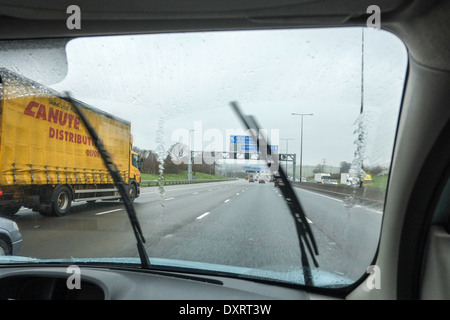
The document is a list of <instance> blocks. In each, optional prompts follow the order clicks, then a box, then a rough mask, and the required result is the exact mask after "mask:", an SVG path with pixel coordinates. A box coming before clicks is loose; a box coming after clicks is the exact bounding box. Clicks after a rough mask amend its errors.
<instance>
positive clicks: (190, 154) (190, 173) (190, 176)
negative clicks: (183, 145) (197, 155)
mask: <svg viewBox="0 0 450 320" xmlns="http://www.w3.org/2000/svg"><path fill="white" fill-rule="evenodd" d="M191 132H194V130H189V148H188V149H189V158H188V181H192V146H191Z"/></svg>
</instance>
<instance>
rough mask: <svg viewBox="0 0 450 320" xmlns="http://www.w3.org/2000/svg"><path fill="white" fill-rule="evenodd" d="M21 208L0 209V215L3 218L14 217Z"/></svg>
mask: <svg viewBox="0 0 450 320" xmlns="http://www.w3.org/2000/svg"><path fill="white" fill-rule="evenodd" d="M21 207H22V206H19V205H17V206H8V207H0V214H3V215H5V216H13V215H15V214H16V213H17V212H19V209H20V208H21Z"/></svg>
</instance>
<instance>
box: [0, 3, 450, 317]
mask: <svg viewBox="0 0 450 320" xmlns="http://www.w3.org/2000/svg"><path fill="white" fill-rule="evenodd" d="M0 14H1V15H2V20H1V23H2V24H3V28H0V39H1V40H2V42H1V45H0V55H1V61H2V68H5V69H8V70H10V71H11V70H12V71H14V73H17V74H19V75H20V77H14V76H11V77H2V79H1V84H2V85H1V88H2V90H3V91H2V95H1V99H2V100H1V104H0V106H1V107H2V108H6V106H8V107H10V108H14V110H15V111H14V113H13V114H20V115H26V116H27V119H28V121H30V122H29V124H30V127H31V126H32V125H33V124H35V123H36V121H38V122H40V124H45V125H46V126H48V127H46V128H47V129H48V130H46V131H45V132H44V133H45V137H44V138H45V139H44V140H45V143H43V144H45V145H47V146H48V148H52V150H57V151H58V157H64V148H62V147H61V143H62V142H64V143H72V146H75V145H77V146H80V145H81V146H82V148H83V149H82V151H83V152H82V153H80V156H81V155H83V157H84V156H86V157H94V158H96V159H97V160H98V161H104V162H105V164H107V165H105V170H108V171H109V172H110V173H111V175H112V176H113V178H114V184H115V188H114V189H110V190H109V191H108V192H119V193H120V194H121V197H122V202H120V203H116V202H111V203H106V202H105V203H95V206H94V207H85V206H83V204H82V203H79V205H78V206H76V209H77V210H74V211H73V212H72V214H71V215H69V216H64V217H57V218H56V217H55V218H50V217H40V216H36V215H35V214H36V212H35V211H33V205H32V203H31V201H32V200H38V199H36V198H34V199H32V198H30V203H29V207H27V208H25V210H21V211H20V212H19V213H17V214H16V215H15V217H14V218H15V221H16V223H17V224H18V226H19V227H20V231H21V233H22V235H23V236H24V239H25V237H26V239H27V241H24V243H23V245H22V247H21V250H20V253H19V255H17V254H14V255H9V256H1V257H0V265H1V267H0V299H4V300H17V299H28V300H30V299H55V300H56V299H102V300H104V299H111V300H112V299H118V300H119V299H124V300H135V299H140V300H162V299H173V300H176V301H178V302H177V303H183V304H184V306H182V307H180V308H172V309H170V308H169V309H165V310H164V312H166V313H167V315H168V316H169V317H172V316H179V315H181V314H186V313H188V312H190V311H191V309H190V307H189V305H186V302H185V301H186V300H202V299H209V300H234V301H235V302H236V305H237V304H238V303H239V301H237V300H242V301H244V300H246V301H248V300H263V299H285V300H291V301H292V303H291V304H288V305H287V306H289V307H290V306H293V310H292V311H298V310H301V308H302V307H304V305H302V304H301V303H300V301H303V300H312V299H316V300H329V299H340V300H360V299H362V300H380V299H399V300H400V299H443V300H449V299H450V296H449V292H450V284H449V282H448V281H446V279H449V278H450V274H449V273H450V260H449V257H450V246H449V245H448V243H449V241H450V225H449V221H450V219H449V215H450V209H449V201H448V199H449V196H450V183H449V176H450V175H449V163H450V153H449V152H448V141H449V137H450V122H449V118H450V109H449V108H448V104H449V100H450V90H448V88H449V86H450V57H449V54H450V43H449V41H448V29H449V28H450V19H448V17H449V16H450V2H449V1H423V0H395V1H392V0H379V1H375V4H372V2H367V1H360V0H333V1H331V0H325V1H303V0H292V1H280V0H277V1H274V0H261V1H249V0H242V1H225V2H211V1H209V0H199V1H196V3H195V7H194V6H192V4H191V3H189V2H187V1H181V0H178V1H177V0H174V1H170V2H167V1H166V2H161V1H138V0H132V1H130V2H129V3H127V5H126V6H124V5H123V2H121V1H108V6H104V2H99V1H84V2H80V3H79V4H78V5H77V3H76V1H75V2H72V1H71V2H69V1H56V0H53V1H52V0H49V1H32V2H27V3H26V4H25V3H23V2H17V1H12V0H0ZM23 79H28V80H23ZM38 84H40V85H38ZM41 85H45V87H48V88H50V89H46V90H42V86H41ZM40 88H41V89H40ZM49 93H51V94H52V96H53V97H55V98H52V99H50V98H49V97H48V95H49ZM37 101H39V103H38V102H37ZM77 101H83V102H84V103H89V104H90V105H92V106H93V107H95V108H98V109H100V110H104V112H105V113H107V114H108V115H109V116H110V117H116V116H117V117H120V118H123V119H127V121H130V122H131V123H132V124H133V126H132V127H133V128H134V130H135V131H134V134H133V145H134V146H135V148H138V149H140V151H141V152H140V154H142V155H145V157H144V158H145V159H144V166H143V174H144V173H145V174H148V175H149V176H151V177H154V176H156V177H159V178H157V179H152V180H151V181H155V180H156V181H157V186H156V187H155V186H153V187H145V188H143V190H142V192H141V197H140V198H139V199H137V201H136V202H135V203H132V202H131V201H130V199H129V195H128V193H127V192H126V191H127V190H126V188H124V185H123V184H122V181H121V179H122V177H123V176H124V174H123V173H122V172H121V169H123V168H119V167H117V166H116V165H115V163H114V160H115V157H117V153H115V152H114V150H112V151H108V150H104V144H103V142H102V139H106V136H108V135H107V134H106V133H105V132H104V131H105V130H106V129H105V128H104V127H102V126H101V125H100V127H99V128H100V129H99V132H95V131H93V130H92V127H93V126H92V125H91V124H90V121H89V120H90V119H91V118H90V114H89V110H85V109H83V108H79V105H80V104H79V103H78V102H77ZM83 111H86V112H83ZM85 113H86V114H85ZM298 116H301V118H299V117H298ZM0 117H1V121H2V124H1V127H4V124H5V123H10V122H14V120H15V119H14V117H5V113H3V112H2V113H0ZM218 119H219V120H218ZM298 120H300V121H298ZM323 123H333V126H332V128H330V127H327V126H323ZM94 127H95V126H94ZM336 127H339V130H337V131H336V130H334V128H336ZM16 129H17V128H14V127H13V129H12V130H11V132H12V134H11V135H9V138H8V139H6V141H5V139H4V138H5V137H4V136H3V137H1V138H2V142H5V143H6V145H5V148H4V150H1V151H2V152H3V153H2V155H3V156H2V157H0V161H2V165H3V166H4V167H5V168H7V174H4V173H3V172H2V175H4V180H5V181H7V183H6V185H5V186H3V185H2V186H1V187H2V188H5V189H7V186H8V184H11V185H13V184H14V183H16V179H17V178H18V177H19V176H20V175H22V174H23V172H24V170H26V171H27V174H28V175H27V176H29V177H30V181H29V182H30V183H31V182H33V181H32V180H34V179H38V178H39V179H41V181H39V182H40V183H44V184H47V183H48V184H57V185H60V186H61V187H67V185H69V184H71V183H74V181H75V183H76V181H77V179H88V178H89V179H93V178H95V179H96V180H95V181H96V183H99V184H102V183H103V182H104V179H105V176H104V173H103V172H101V173H91V172H85V171H84V170H75V169H77V168H78V169H80V166H82V165H83V163H82V161H80V162H79V163H71V165H68V166H65V167H60V166H58V161H59V159H58V157H55V159H52V160H51V162H52V163H50V164H49V166H50V165H51V166H55V167H57V168H58V169H56V172H51V174H48V175H47V174H46V172H48V171H47V170H48V167H47V166H46V165H44V166H37V165H36V163H37V161H38V160H39V159H40V157H41V152H40V151H41V150H39V149H38V147H37V146H36V147H33V149H31V150H27V152H28V153H29V157H27V161H22V162H21V163H16V161H15V160H14V157H11V156H10V155H9V154H8V150H11V145H12V144H16V145H18V146H22V145H23V144H24V142H25V141H26V142H27V145H33V144H32V143H30V142H32V141H33V140H34V139H35V138H36V137H34V136H33V135H31V134H30V133H29V132H26V130H25V132H23V131H21V130H16ZM122 132H123V130H122V129H120V128H117V132H116V134H117V135H118V136H120V135H121V133H122ZM299 132H301V133H302V137H303V133H304V134H305V139H304V142H305V145H304V146H303V145H302V143H303V140H302V141H299V143H297V145H296V146H295V148H298V149H300V150H301V151H300V154H297V155H295V156H297V157H292V158H293V159H300V161H299V164H297V163H296V162H294V163H293V164H294V166H293V167H294V168H295V166H298V167H299V169H300V171H302V169H305V170H306V167H307V166H312V167H314V166H316V164H317V163H320V164H321V163H323V162H324V159H326V161H327V163H330V164H335V165H337V164H340V163H342V164H351V166H350V170H349V172H351V174H352V175H353V176H354V177H355V179H360V180H361V179H362V178H364V175H363V172H371V173H373V177H374V178H375V176H376V179H375V180H376V181H375V180H374V182H373V183H372V184H371V185H370V186H367V187H366V188H363V189H361V191H364V192H361V194H363V193H364V194H363V196H362V195H361V194H360V193H359V190H358V188H357V186H356V187H355V188H348V190H347V191H348V193H347V194H343V195H342V199H343V200H342V199H337V200H341V201H336V199H334V198H331V197H329V196H328V195H327V194H325V193H324V192H321V190H320V188H321V186H320V185H314V186H311V185H309V184H308V185H302V184H296V183H295V182H293V183H292V184H291V182H290V181H289V180H288V179H287V173H285V172H284V171H283V170H284V169H283V168H284V167H286V168H288V167H289V164H288V163H287V162H288V161H289V160H290V159H286V157H283V158H281V159H282V160H280V158H279V157H278V155H277V154H276V153H275V152H274V153H272V152H270V154H269V153H268V152H265V151H266V150H264V148H261V146H262V145H264V143H267V145H280V143H281V141H278V140H282V139H284V138H283V137H284V135H285V134H288V133H289V134H290V133H292V134H297V133H299ZM306 137H307V138H306ZM213 141H214V142H213ZM252 141H253V142H254V143H252ZM294 141H295V140H294ZM294 141H293V142H292V143H294ZM41 142H42V141H41ZM130 142H131V141H130ZM105 144H106V145H113V146H114V142H112V143H111V141H105ZM2 146H3V145H2ZM312 146H320V147H318V148H317V147H316V148H312ZM69 147H70V146H68V148H69ZM301 147H304V148H303V149H301ZM191 149H192V150H191ZM212 149H214V150H212ZM286 149H287V148H286ZM338 149H339V150H340V151H342V152H339V154H340V155H338V154H337V152H336V151H335V150H338ZM268 150H269V151H272V148H268ZM274 150H275V149H274ZM24 152H25V151H24ZM298 156H299V157H298ZM191 160H194V161H191ZM284 160H287V161H286V164H285V163H284ZM255 163H258V164H257V166H258V167H263V166H267V167H270V170H271V171H272V173H275V172H277V171H279V173H280V175H279V177H276V178H275V182H274V184H275V186H278V188H277V189H276V190H273V188H246V186H248V185H245V184H244V182H243V180H239V179H238V178H237V177H238V176H239V174H241V175H242V173H243V167H244V166H252V167H253V166H254V165H255V166H256V164H255ZM320 166H321V168H320V169H323V170H324V168H323V166H322V165H320ZM18 168H20V170H19V169H18ZM81 168H82V167H81ZM430 168H432V170H430ZM379 169H381V170H379ZM180 171H182V173H183V174H184V173H186V177H190V174H191V173H192V171H195V173H196V174H195V175H196V176H197V175H199V174H200V173H203V174H209V175H212V174H213V172H215V173H216V174H220V177H221V180H220V182H211V181H209V180H208V179H205V180H208V181H205V180H203V182H207V183H202V184H196V185H193V184H192V183H191V182H193V181H192V179H189V178H187V179H185V180H186V182H189V183H186V184H185V185H184V186H176V188H175V187H174V188H171V187H170V186H167V185H166V184H165V179H163V178H162V176H163V175H164V176H168V175H169V174H177V173H179V172H180ZM320 171H322V170H320ZM320 171H319V172H320ZM375 173H377V174H375ZM47 176H48V177H51V176H55V177H57V179H55V181H50V179H49V181H47ZM94 176H95V177H94ZM300 176H301V174H300ZM222 177H224V178H222ZM199 180H200V179H199ZM149 181H150V180H149ZM196 182H200V181H196ZM108 183H112V182H111V181H108ZM149 184H150V183H149ZM31 187H33V188H34V187H35V186H34V185H32V186H31ZM322 187H323V186H322ZM342 189H343V190H345V188H342ZM26 191H27V190H24V192H26ZM33 191H35V190H34V189H33ZM78 191H81V192H79V194H78V195H83V193H87V192H91V191H89V190H87V191H86V190H84V191H83V190H78ZM369 191H372V192H369ZM30 192H31V191H30ZM39 196H42V197H45V196H46V194H44V193H37V195H36V197H39ZM367 197H373V198H367ZM376 197H377V198H376ZM12 198H13V199H14V195H12ZM1 200H2V199H0V201H1ZM61 200H68V199H61ZM374 200H375V201H374ZM55 201H59V199H55ZM255 204H256V205H255ZM98 208H101V209H102V211H101V212H100V211H98V210H97V209H98ZM255 217H257V218H255ZM230 232H231V233H230ZM355 239H358V241H354V240H355ZM233 303H234V302H233ZM270 303H274V304H275V302H270ZM206 304H207V303H206ZM246 304H247V302H246ZM161 305H162V304H161V303H157V304H156V305H155V306H158V307H161ZM164 307H166V306H164ZM191 307H192V305H191ZM205 308H206V307H205ZM153 310H154V308H153V309H152V311H153ZM196 310H197V311H198V310H199V309H196V308H195V307H194V309H193V312H195V311H196ZM200 310H203V309H200ZM215 310H221V309H220V308H218V309H216V308H215ZM281 310H283V311H282V312H283V313H284V312H285V311H286V308H278V309H276V308H274V309H273V313H274V315H275V316H278V317H281V313H280V314H278V313H277V312H281ZM215 312H218V311H215ZM169 313H170V314H169Z"/></svg>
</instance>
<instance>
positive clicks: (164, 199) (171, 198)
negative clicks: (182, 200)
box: [164, 197, 175, 201]
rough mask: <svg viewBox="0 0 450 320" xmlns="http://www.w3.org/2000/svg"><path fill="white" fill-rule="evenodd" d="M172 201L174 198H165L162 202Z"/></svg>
mask: <svg viewBox="0 0 450 320" xmlns="http://www.w3.org/2000/svg"><path fill="white" fill-rule="evenodd" d="M173 199H175V198H174V197H172V198H167V199H164V200H166V201H168V200H173Z"/></svg>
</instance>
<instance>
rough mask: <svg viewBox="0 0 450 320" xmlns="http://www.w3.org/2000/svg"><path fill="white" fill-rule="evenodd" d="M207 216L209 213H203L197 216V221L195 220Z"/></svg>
mask: <svg viewBox="0 0 450 320" xmlns="http://www.w3.org/2000/svg"><path fill="white" fill-rule="evenodd" d="M208 214H209V212H205V213H204V214H202V215H200V216H198V217H197V218H196V219H197V220H200V219H202V218H204V217H206V216H207V215H208Z"/></svg>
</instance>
